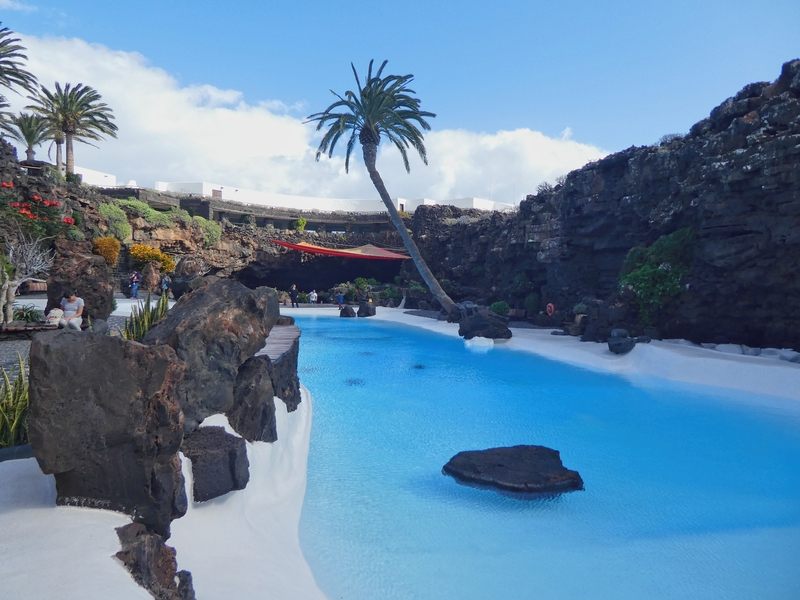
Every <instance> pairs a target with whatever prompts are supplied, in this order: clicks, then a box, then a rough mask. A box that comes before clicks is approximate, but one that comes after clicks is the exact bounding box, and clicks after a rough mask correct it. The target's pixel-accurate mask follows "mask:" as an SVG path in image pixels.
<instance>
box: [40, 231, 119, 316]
mask: <svg viewBox="0 0 800 600" xmlns="http://www.w3.org/2000/svg"><path fill="white" fill-rule="evenodd" d="M54 244H55V249H56V254H55V260H54V262H53V267H52V268H51V269H50V276H49V277H48V278H47V307H46V308H45V312H47V311H49V310H50V309H53V308H58V307H59V306H60V305H61V297H62V296H63V294H64V292H66V291H69V290H71V289H75V290H77V291H78V296H80V297H81V298H83V301H84V303H85V312H86V314H87V315H88V316H90V317H91V318H92V320H95V319H103V320H106V319H108V316H109V315H110V314H111V311H112V309H113V302H114V279H113V274H112V272H111V268H110V267H109V266H108V265H107V264H106V261H105V259H104V258H103V257H102V256H98V255H97V254H92V244H91V243H90V242H71V241H69V240H65V239H57V240H56V241H55V242H54Z"/></svg>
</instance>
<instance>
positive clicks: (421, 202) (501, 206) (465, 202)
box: [395, 196, 514, 212]
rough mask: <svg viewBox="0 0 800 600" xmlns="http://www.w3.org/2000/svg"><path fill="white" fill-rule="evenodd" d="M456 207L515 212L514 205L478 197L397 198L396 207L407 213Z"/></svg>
mask: <svg viewBox="0 0 800 600" xmlns="http://www.w3.org/2000/svg"><path fill="white" fill-rule="evenodd" d="M436 205H443V206H456V207H458V208H477V209H479V210H498V211H501V212H505V211H510V210H514V205H513V204H506V203H505V202H495V201H494V200H487V199H486V198H477V197H476V196H468V197H466V198H452V199H450V200H444V201H441V202H440V201H438V200H431V199H430V198H416V199H413V200H412V199H409V198H395V206H396V207H397V210H404V211H406V212H414V210H416V208H417V207H418V206H436Z"/></svg>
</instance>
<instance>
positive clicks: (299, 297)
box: [297, 292, 308, 304]
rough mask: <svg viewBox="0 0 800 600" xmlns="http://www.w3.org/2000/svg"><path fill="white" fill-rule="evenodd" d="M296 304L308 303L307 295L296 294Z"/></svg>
mask: <svg viewBox="0 0 800 600" xmlns="http://www.w3.org/2000/svg"><path fill="white" fill-rule="evenodd" d="M297 302H298V303H299V302H302V303H303V304H305V303H306V302H308V294H307V293H306V292H297Z"/></svg>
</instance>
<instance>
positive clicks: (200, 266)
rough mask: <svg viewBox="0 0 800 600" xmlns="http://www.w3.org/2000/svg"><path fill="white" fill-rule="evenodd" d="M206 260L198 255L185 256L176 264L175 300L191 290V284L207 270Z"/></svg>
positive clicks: (173, 286)
mask: <svg viewBox="0 0 800 600" xmlns="http://www.w3.org/2000/svg"><path fill="white" fill-rule="evenodd" d="M206 268H207V267H206V264H205V262H204V261H203V260H202V259H200V258H198V257H196V256H184V257H182V258H181V259H180V260H179V261H178V263H177V264H176V265H175V271H174V273H173V274H172V286H171V289H172V295H173V297H174V298H175V300H178V299H179V298H180V297H181V296H183V295H184V294H185V293H187V292H188V291H189V289H190V288H189V284H190V283H191V281H192V280H193V279H195V278H197V277H200V276H201V275H203V273H205V271H206Z"/></svg>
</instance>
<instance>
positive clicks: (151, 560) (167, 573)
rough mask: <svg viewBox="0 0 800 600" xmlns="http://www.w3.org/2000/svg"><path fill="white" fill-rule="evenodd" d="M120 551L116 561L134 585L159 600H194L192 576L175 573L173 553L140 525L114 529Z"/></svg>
mask: <svg viewBox="0 0 800 600" xmlns="http://www.w3.org/2000/svg"><path fill="white" fill-rule="evenodd" d="M117 537H119V541H120V543H121V544H122V550H120V551H119V552H117V553H116V555H115V556H116V557H117V558H118V559H119V560H120V562H122V564H123V565H125V568H126V569H128V571H130V574H131V576H133V579H134V581H136V583H138V584H139V585H140V586H142V587H143V588H144V589H146V590H147V591H148V592H150V594H152V596H153V597H154V598H158V599H159V600H194V599H195V595H194V587H193V586H192V574H191V573H189V571H178V563H177V561H176V559H175V549H174V548H172V547H170V546H167V545H166V544H164V539H163V538H162V537H161V536H160V535H158V534H156V533H152V532H150V531H148V530H147V529H146V528H145V527H144V526H143V525H141V524H140V523H131V524H130V525H125V526H124V527H118V528H117Z"/></svg>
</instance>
